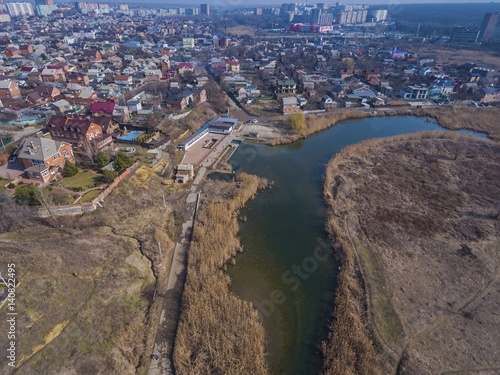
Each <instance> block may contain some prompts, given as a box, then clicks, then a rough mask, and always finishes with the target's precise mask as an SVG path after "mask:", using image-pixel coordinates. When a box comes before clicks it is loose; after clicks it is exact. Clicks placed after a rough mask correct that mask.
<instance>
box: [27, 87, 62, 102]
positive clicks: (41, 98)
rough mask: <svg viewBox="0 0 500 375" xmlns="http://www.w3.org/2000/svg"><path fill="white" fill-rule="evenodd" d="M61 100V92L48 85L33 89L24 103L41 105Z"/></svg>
mask: <svg viewBox="0 0 500 375" xmlns="http://www.w3.org/2000/svg"><path fill="white" fill-rule="evenodd" d="M59 99H62V95H61V92H60V91H59V90H58V89H57V88H55V87H54V86H50V85H40V86H37V87H35V88H34V89H33V92H32V93H30V94H28V95H27V96H26V101H27V102H28V103H31V104H43V103H47V102H55V101H56V100H59Z"/></svg>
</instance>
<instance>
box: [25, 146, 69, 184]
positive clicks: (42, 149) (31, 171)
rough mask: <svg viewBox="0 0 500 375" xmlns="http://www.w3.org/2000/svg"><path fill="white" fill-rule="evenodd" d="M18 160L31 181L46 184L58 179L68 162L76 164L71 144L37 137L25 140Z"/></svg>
mask: <svg viewBox="0 0 500 375" xmlns="http://www.w3.org/2000/svg"><path fill="white" fill-rule="evenodd" d="M18 158H19V159H20V160H21V161H22V163H23V165H24V172H25V173H26V175H27V176H28V178H29V179H33V180H41V181H43V182H44V183H47V182H50V181H51V180H53V179H54V178H56V176H57V174H58V173H59V172H60V171H61V170H62V168H63V167H64V164H65V163H66V161H67V160H69V161H71V162H73V163H74V162H75V157H74V155H73V150H72V147H71V144H69V143H67V142H61V141H54V140H52V139H47V138H37V137H29V138H26V139H25V140H24V143H23V145H22V146H21V151H20V152H19V154H18Z"/></svg>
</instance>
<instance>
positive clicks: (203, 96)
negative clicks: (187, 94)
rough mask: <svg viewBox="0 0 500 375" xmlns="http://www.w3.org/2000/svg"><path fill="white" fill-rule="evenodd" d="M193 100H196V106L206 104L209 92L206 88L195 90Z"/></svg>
mask: <svg viewBox="0 0 500 375" xmlns="http://www.w3.org/2000/svg"><path fill="white" fill-rule="evenodd" d="M193 98H194V103H195V104H196V105H198V104H200V103H204V102H206V101H207V90H205V89H204V88H199V89H194V90H193Z"/></svg>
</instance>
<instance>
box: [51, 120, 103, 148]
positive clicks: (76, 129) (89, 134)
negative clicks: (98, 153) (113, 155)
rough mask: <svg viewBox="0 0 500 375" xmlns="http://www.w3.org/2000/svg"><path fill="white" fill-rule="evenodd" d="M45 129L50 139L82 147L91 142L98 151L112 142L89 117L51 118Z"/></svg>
mask: <svg viewBox="0 0 500 375" xmlns="http://www.w3.org/2000/svg"><path fill="white" fill-rule="evenodd" d="M47 129H48V130H49V132H50V135H51V137H52V139H54V140H56V141H64V142H68V143H71V144H73V145H74V146H83V145H85V144H86V143H87V142H91V143H93V144H95V145H96V146H97V148H99V149H100V148H103V147H105V146H107V145H109V144H110V143H111V142H112V140H113V139H112V137H111V135H110V134H105V133H104V132H103V129H102V126H101V125H99V124H98V123H97V122H96V120H94V119H92V118H91V117H90V116H87V117H83V116H52V117H51V118H50V119H49V122H48V125H47Z"/></svg>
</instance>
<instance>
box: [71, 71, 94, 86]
mask: <svg viewBox="0 0 500 375" xmlns="http://www.w3.org/2000/svg"><path fill="white" fill-rule="evenodd" d="M66 78H67V79H68V82H70V83H78V84H79V85H82V86H87V85H88V84H89V76H88V75H87V74H85V73H80V72H71V73H70V74H68V76H67V77H66Z"/></svg>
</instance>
